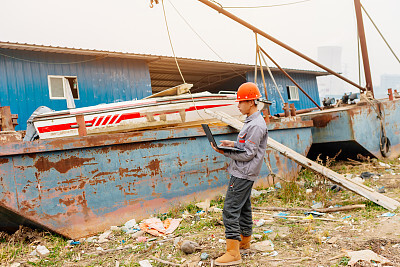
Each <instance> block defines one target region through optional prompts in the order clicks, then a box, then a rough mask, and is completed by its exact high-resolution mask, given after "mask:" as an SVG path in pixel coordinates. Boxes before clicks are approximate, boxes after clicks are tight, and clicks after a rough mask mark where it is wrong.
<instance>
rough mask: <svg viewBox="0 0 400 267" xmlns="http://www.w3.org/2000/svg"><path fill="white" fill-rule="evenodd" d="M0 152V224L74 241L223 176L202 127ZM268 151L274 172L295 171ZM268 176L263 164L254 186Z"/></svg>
mask: <svg viewBox="0 0 400 267" xmlns="http://www.w3.org/2000/svg"><path fill="white" fill-rule="evenodd" d="M211 129H212V131H213V133H214V134H215V135H216V140H217V141H218V140H219V139H232V140H233V139H235V138H236V133H234V132H233V131H232V129H231V128H229V127H227V126H214V127H212V128H211ZM270 136H271V137H273V138H275V139H276V140H277V141H280V142H282V143H284V144H285V145H287V146H289V147H291V148H292V149H294V150H296V151H297V152H300V153H302V154H307V152H308V150H309V148H310V146H311V141H312V137H311V129H310V128H307V127H304V128H298V129H296V128H291V129H285V128H284V129H279V130H273V131H270ZM1 153H2V154H1V156H0V227H1V228H7V227H16V226H17V225H18V223H21V222H22V221H24V220H27V221H28V222H30V223H31V225H32V224H33V225H35V224H37V225H39V224H40V225H43V227H45V228H46V229H50V230H52V231H55V232H57V233H59V234H61V235H64V236H66V237H68V238H72V239H77V238H79V237H82V236H88V235H91V234H96V233H98V232H101V231H104V230H105V229H108V228H109V227H110V226H111V225H121V224H123V223H124V222H126V221H127V220H129V219H132V218H135V219H137V220H140V219H142V218H146V217H148V216H150V215H151V214H154V213H158V212H166V211H168V210H169V209H171V208H172V207H175V206H176V205H178V204H180V203H187V202H189V201H193V200H195V199H197V200H201V199H205V198H210V197H213V196H215V195H217V194H219V193H223V192H224V191H225V190H226V184H227V182H228V179H229V177H228V174H227V173H226V168H227V165H228V160H227V159H226V158H225V157H224V156H222V155H219V154H217V153H215V152H214V151H213V150H212V148H211V147H210V146H209V145H208V141H207V138H206V137H205V136H204V133H203V131H202V130H201V128H200V127H191V128H181V129H180V128H176V129H164V130H154V131H143V132H133V133H125V134H109V135H99V136H93V137H75V138H68V139H67V138H66V139H64V140H51V141H39V142H29V143H21V144H16V143H15V144H10V145H6V146H2V147H1ZM7 153H8V154H7ZM268 157H269V160H270V162H271V165H272V168H273V171H274V172H275V173H277V174H279V175H281V176H282V177H287V178H290V177H294V176H295V175H296V174H297V171H298V169H299V167H298V166H297V164H295V163H294V162H292V161H290V160H288V159H286V158H284V157H283V156H281V155H279V154H278V153H276V152H273V151H270V150H269V151H268ZM267 176H268V170H267V167H266V166H263V168H262V172H261V176H260V177H261V178H260V179H259V181H257V184H264V183H266V181H267V179H266V177H267ZM13 215H14V216H15V217H14V219H15V220H13V219H12V218H13ZM4 218H7V220H2V219H4ZM10 218H11V219H10Z"/></svg>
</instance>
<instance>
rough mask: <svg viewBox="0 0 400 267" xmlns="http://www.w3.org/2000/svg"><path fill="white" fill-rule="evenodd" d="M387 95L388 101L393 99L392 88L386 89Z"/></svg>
mask: <svg viewBox="0 0 400 267" xmlns="http://www.w3.org/2000/svg"><path fill="white" fill-rule="evenodd" d="M388 96H389V100H390V101H393V91H392V88H389V89H388Z"/></svg>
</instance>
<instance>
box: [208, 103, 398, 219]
mask: <svg viewBox="0 0 400 267" xmlns="http://www.w3.org/2000/svg"><path fill="white" fill-rule="evenodd" d="M204 111H205V112H206V113H207V114H209V115H210V116H213V117H215V118H217V119H219V120H221V121H222V122H225V123H227V124H229V125H230V126H232V127H233V128H235V129H237V130H239V131H240V129H242V127H243V122H241V121H239V120H237V119H236V118H234V117H232V116H230V115H228V114H226V113H223V112H214V111H211V110H204ZM267 146H268V147H270V148H272V149H274V150H276V151H278V152H279V153H281V154H282V155H284V156H285V157H287V158H289V159H291V160H293V161H294V162H296V163H297V164H299V165H301V166H303V167H304V168H307V169H310V170H312V171H314V172H316V173H319V174H322V175H323V176H325V177H326V178H328V179H329V180H331V181H333V182H334V183H336V184H339V185H341V186H343V187H344V188H347V189H348V190H350V191H353V192H354V193H356V194H359V195H361V196H363V197H365V198H367V199H369V200H371V201H373V202H375V203H376V204H378V205H380V206H382V207H384V208H386V209H388V210H391V211H393V210H396V209H397V208H398V207H400V202H398V201H396V200H394V199H392V198H389V197H387V196H385V195H382V194H380V193H378V192H375V191H374V190H373V189H371V188H369V187H368V186H366V185H363V184H360V183H357V182H355V181H352V180H351V179H348V178H346V177H344V176H343V175H341V174H339V173H337V172H334V171H332V170H331V169H328V168H326V167H324V166H322V165H320V164H318V163H316V162H314V161H312V160H310V159H308V158H306V157H305V156H303V155H301V154H299V153H297V152H296V151H294V150H292V149H290V148H288V147H286V146H284V145H282V144H281V143H279V142H277V141H275V140H274V139H272V138H270V137H268V142H267Z"/></svg>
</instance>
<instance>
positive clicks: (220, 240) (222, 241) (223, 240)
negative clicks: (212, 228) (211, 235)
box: [218, 238, 226, 243]
mask: <svg viewBox="0 0 400 267" xmlns="http://www.w3.org/2000/svg"><path fill="white" fill-rule="evenodd" d="M218 242H219V243H226V241H225V239H221V238H220V239H218Z"/></svg>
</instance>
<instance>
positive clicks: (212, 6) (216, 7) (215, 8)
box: [198, 0, 365, 91]
mask: <svg viewBox="0 0 400 267" xmlns="http://www.w3.org/2000/svg"><path fill="white" fill-rule="evenodd" d="M198 1H200V2H202V3H203V4H205V5H207V6H209V7H211V8H212V9H214V10H216V11H218V12H219V13H222V14H223V15H225V16H227V17H229V18H231V19H233V20H234V21H236V22H238V23H240V24H242V25H243V26H245V27H246V28H249V29H250V30H252V31H253V32H255V33H258V34H260V35H262V36H264V37H265V38H267V39H268V40H270V41H272V42H274V43H275V44H277V45H279V46H281V47H283V48H286V49H287V50H289V51H290V52H292V53H294V54H296V55H298V56H299V57H301V58H303V59H305V60H307V61H309V62H311V63H313V64H314V65H316V66H318V67H320V68H321V69H323V70H325V71H327V72H329V73H330V74H332V75H335V76H336V77H338V78H340V79H342V80H343V81H345V82H347V83H349V84H351V85H353V86H354V87H357V88H359V89H360V90H361V91H365V88H364V87H362V86H360V85H358V84H356V83H354V82H352V81H350V80H349V79H347V78H346V77H343V76H342V75H340V74H339V73H337V72H335V71H333V70H331V69H329V68H328V67H325V66H324V65H322V64H320V63H318V62H317V61H315V60H313V59H312V58H310V57H308V56H306V55H304V54H303V53H301V52H299V51H297V50H296V49H294V48H292V47H290V46H288V45H287V44H284V43H282V42H281V41H279V40H278V39H276V38H274V37H272V36H271V35H269V34H267V33H265V32H263V31H262V30H260V29H258V28H257V27H255V26H253V25H251V24H249V23H247V22H246V21H244V20H242V19H240V18H239V17H237V16H235V15H233V14H232V13H230V12H228V11H226V10H225V9H223V8H222V7H220V6H218V5H216V4H213V3H211V2H210V1H208V0H198Z"/></svg>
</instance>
